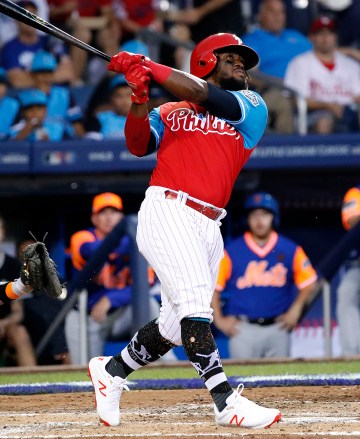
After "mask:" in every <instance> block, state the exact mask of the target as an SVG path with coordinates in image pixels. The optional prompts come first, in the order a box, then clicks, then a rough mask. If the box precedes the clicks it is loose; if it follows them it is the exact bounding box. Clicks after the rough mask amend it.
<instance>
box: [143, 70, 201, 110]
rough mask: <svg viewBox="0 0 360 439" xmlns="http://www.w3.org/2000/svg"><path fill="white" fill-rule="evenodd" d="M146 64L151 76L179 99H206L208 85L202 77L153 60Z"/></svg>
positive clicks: (195, 101) (193, 100)
mask: <svg viewBox="0 0 360 439" xmlns="http://www.w3.org/2000/svg"><path fill="white" fill-rule="evenodd" d="M146 65H147V66H148V67H149V68H150V69H151V73H152V78H153V79H154V80H155V81H156V82H157V83H159V84H160V85H162V86H163V87H165V88H166V89H167V90H168V91H169V92H170V93H171V94H173V95H174V96H177V97H178V98H179V99H181V100H185V101H187V100H191V102H194V103H195V104H200V103H202V102H204V101H205V100H206V99H207V97H208V87H207V83H206V81H204V80H203V79H200V78H197V77H196V76H193V75H191V74H190V73H185V72H181V71H180V70H176V69H173V68H171V67H167V66H164V65H162V64H158V63H155V62H153V61H148V62H147V64H146Z"/></svg>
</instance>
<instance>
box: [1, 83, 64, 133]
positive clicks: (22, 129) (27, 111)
mask: <svg viewBox="0 0 360 439" xmlns="http://www.w3.org/2000/svg"><path fill="white" fill-rule="evenodd" d="M18 97H19V101H20V107H21V110H20V115H21V120H20V121H19V122H18V123H16V124H15V125H13V126H12V127H11V129H10V135H9V138H10V139H16V140H29V141H36V140H54V141H59V140H63V139H64V137H65V134H66V133H65V125H64V123H63V122H62V121H57V120H48V119H47V118H46V111H47V96H46V94H45V93H44V92H43V91H41V90H37V89H29V90H22V91H21V92H20V93H19V96H18Z"/></svg>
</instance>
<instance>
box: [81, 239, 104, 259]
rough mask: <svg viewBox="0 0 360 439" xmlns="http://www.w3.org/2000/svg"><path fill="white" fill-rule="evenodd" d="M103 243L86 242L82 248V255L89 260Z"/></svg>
mask: <svg viewBox="0 0 360 439" xmlns="http://www.w3.org/2000/svg"><path fill="white" fill-rule="evenodd" d="M101 242H102V241H95V242H84V244H82V246H81V247H80V254H81V256H82V257H83V258H84V259H85V260H88V259H89V258H90V256H91V254H92V253H93V252H94V251H95V250H96V249H97V248H98V247H99V246H100V244H101Z"/></svg>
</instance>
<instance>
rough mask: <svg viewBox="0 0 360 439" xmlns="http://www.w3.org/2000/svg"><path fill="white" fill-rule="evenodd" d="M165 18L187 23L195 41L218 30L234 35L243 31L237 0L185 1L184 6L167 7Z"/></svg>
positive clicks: (243, 26)
mask: <svg viewBox="0 0 360 439" xmlns="http://www.w3.org/2000/svg"><path fill="white" fill-rule="evenodd" d="M173 3H175V4H176V3H180V2H173ZM165 18H166V20H168V21H170V22H174V23H181V24H185V25H188V26H189V27H190V31H191V39H192V40H193V41H194V42H195V43H198V42H199V41H201V40H203V39H204V38H206V37H208V36H209V35H212V34H216V33H218V32H229V33H233V34H236V35H242V34H243V33H244V32H245V25H244V19H243V16H242V11H241V2H240V1H238V0H192V1H189V2H186V7H182V8H181V7H178V8H172V9H169V11H168V12H167V13H166V14H165Z"/></svg>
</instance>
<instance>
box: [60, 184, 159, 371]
mask: <svg viewBox="0 0 360 439" xmlns="http://www.w3.org/2000/svg"><path fill="white" fill-rule="evenodd" d="M123 217H124V213H123V204H122V199H121V198H120V197H119V196H118V195H116V194H113V193H111V192H105V193H102V194H99V195H96V196H95V197H94V199H93V203H92V214H91V222H92V224H93V227H90V228H88V229H86V230H81V231H79V232H76V233H75V234H73V235H72V236H71V240H70V251H71V259H72V263H73V267H74V273H75V274H76V273H77V272H79V271H81V270H82V269H83V268H84V266H85V264H86V262H87V261H88V259H89V258H90V257H91V256H92V254H93V253H94V252H95V251H96V250H97V249H98V248H99V246H100V245H101V243H102V242H103V240H104V239H105V238H106V236H108V235H109V233H110V232H111V231H112V230H113V228H114V227H115V226H116V225H117V224H118V222H119V221H121V220H122V219H123ZM129 257H130V238H129V236H128V235H123V236H122V238H121V239H120V241H119V243H118V246H117V247H116V248H115V249H114V250H113V252H112V253H111V254H110V255H109V256H108V258H107V261H106V262H105V264H104V265H103V267H102V268H101V270H100V271H99V272H98V273H96V274H95V275H94V277H93V278H92V279H91V280H90V281H89V282H88V284H87V286H86V289H87V291H88V314H89V315H88V320H87V330H88V340H89V355H90V357H92V356H94V355H95V356H98V355H103V353H104V343H105V341H106V339H109V338H111V339H114V340H117V339H121V338H124V337H125V338H126V337H128V336H129V335H130V334H129V331H130V330H131V325H132V307H131V283H132V280H131V273H130V266H129V264H130V261H129ZM158 313H159V304H158V302H157V301H156V299H155V298H154V297H150V316H151V319H153V318H156V317H157V316H158ZM79 331H80V318H79V312H78V310H77V309H76V308H74V309H72V310H71V311H70V312H69V313H68V315H67V317H66V320H65V334H66V340H67V345H68V348H69V352H70V356H71V362H72V364H79V363H80V354H79V353H80V347H79Z"/></svg>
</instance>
